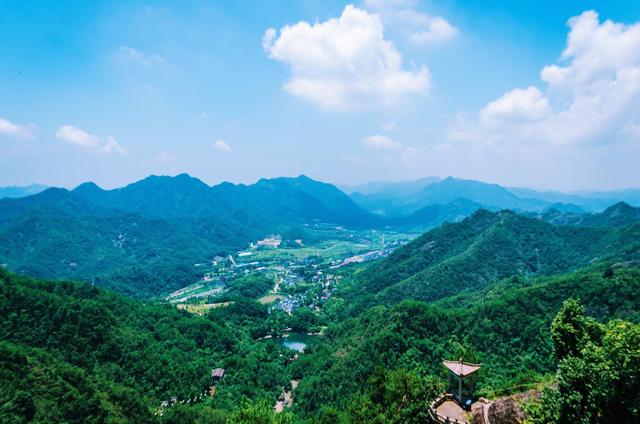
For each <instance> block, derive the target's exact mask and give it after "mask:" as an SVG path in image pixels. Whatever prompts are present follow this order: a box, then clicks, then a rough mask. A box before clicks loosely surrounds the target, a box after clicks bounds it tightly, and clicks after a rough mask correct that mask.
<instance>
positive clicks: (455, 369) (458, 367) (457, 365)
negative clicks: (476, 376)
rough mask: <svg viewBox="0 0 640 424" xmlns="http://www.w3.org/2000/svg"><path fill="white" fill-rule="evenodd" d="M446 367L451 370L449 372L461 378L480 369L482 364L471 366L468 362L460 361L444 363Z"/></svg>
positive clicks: (445, 361)
mask: <svg viewBox="0 0 640 424" xmlns="http://www.w3.org/2000/svg"><path fill="white" fill-rule="evenodd" d="M442 363H443V364H444V366H445V367H447V368H449V371H451V372H452V373H454V374H455V375H457V376H459V377H463V378H464V377H467V376H468V375H471V374H473V373H474V372H476V371H478V370H479V369H480V366H481V365H482V364H470V363H468V362H462V360H459V361H447V360H444V361H442Z"/></svg>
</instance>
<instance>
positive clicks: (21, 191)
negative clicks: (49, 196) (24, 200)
mask: <svg viewBox="0 0 640 424" xmlns="http://www.w3.org/2000/svg"><path fill="white" fill-rule="evenodd" d="M47 188H48V187H47V186H44V185H40V184H31V185H28V186H7V187H0V199H4V198H6V197H9V198H14V199H15V198H19V197H25V196H31V195H32V194H37V193H40V192H41V191H44V190H46V189H47Z"/></svg>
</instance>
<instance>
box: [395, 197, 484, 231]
mask: <svg viewBox="0 0 640 424" xmlns="http://www.w3.org/2000/svg"><path fill="white" fill-rule="evenodd" d="M481 208H482V205H481V204H479V203H476V202H472V201H471V200H468V199H465V198H462V197H461V198H458V199H454V200H453V201H451V202H449V203H445V204H439V203H437V204H433V205H427V206H425V207H423V208H420V209H418V210H417V211H415V212H413V213H411V214H409V215H406V216H400V217H393V218H389V219H388V220H387V222H388V225H392V226H396V227H400V228H409V229H412V228H422V229H430V228H433V227H437V226H438V225H440V224H442V223H443V222H458V221H462V220H463V219H464V218H466V217H467V216H469V215H471V214H472V213H474V212H475V211H477V210H478V209H481Z"/></svg>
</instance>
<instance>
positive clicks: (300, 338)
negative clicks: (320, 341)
mask: <svg viewBox="0 0 640 424" xmlns="http://www.w3.org/2000/svg"><path fill="white" fill-rule="evenodd" d="M313 337H316V336H309V335H308V334H304V333H289V335H288V336H287V337H275V338H274V339H273V340H274V341H276V342H278V343H282V345H283V346H284V347H286V348H288V349H291V350H296V351H298V352H303V351H304V348H305V347H307V344H308V343H309V341H311V339H312V338H313Z"/></svg>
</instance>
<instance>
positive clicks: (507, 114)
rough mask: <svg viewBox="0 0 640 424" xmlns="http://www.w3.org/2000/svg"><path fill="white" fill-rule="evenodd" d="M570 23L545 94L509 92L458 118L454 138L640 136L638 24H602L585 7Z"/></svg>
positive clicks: (544, 75)
mask: <svg viewBox="0 0 640 424" xmlns="http://www.w3.org/2000/svg"><path fill="white" fill-rule="evenodd" d="M568 25H569V28H570V30H569V34H568V37H567V45H566V48H565V49H564V51H563V52H562V57H561V61H560V63H558V64H551V65H548V66H545V67H544V68H543V69H542V70H541V72H540V78H541V80H542V81H543V82H544V83H546V88H545V90H544V92H542V91H540V90H539V89H538V88H536V87H533V86H532V87H529V88H526V89H514V90H511V91H509V92H507V93H505V94H504V95H503V96H502V97H500V98H498V99H496V100H494V101H492V102H490V103H489V104H487V105H486V106H485V107H484V108H483V109H482V110H481V111H480V113H479V116H478V119H477V120H476V121H473V120H472V121H469V120H465V119H459V120H458V122H457V123H456V124H455V125H454V126H453V127H452V131H451V133H450V136H451V137H452V138H458V139H466V140H475V141H488V142H503V141H508V140H513V141H526V142H550V143H555V144H560V145H579V144H598V143H601V144H603V143H611V142H614V141H634V140H635V141H637V140H640V134H639V132H638V128H639V127H640V22H636V23H634V24H631V25H625V24H622V23H616V22H612V21H610V20H606V21H604V22H600V19H599V16H598V14H597V13H596V12H594V11H586V12H584V13H582V14H581V15H579V16H576V17H573V18H571V19H570V20H569V22H568Z"/></svg>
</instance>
